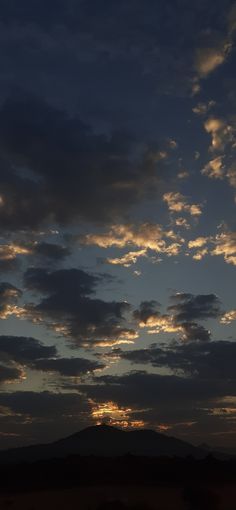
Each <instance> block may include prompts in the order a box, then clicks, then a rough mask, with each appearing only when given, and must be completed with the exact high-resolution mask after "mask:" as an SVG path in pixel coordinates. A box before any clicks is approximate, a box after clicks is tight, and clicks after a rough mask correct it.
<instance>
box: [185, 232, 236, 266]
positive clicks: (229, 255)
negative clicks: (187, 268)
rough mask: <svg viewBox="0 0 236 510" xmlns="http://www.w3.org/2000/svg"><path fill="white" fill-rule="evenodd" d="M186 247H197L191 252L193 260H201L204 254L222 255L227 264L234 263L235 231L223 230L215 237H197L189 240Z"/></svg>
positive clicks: (235, 263) (235, 256) (235, 252)
mask: <svg viewBox="0 0 236 510" xmlns="http://www.w3.org/2000/svg"><path fill="white" fill-rule="evenodd" d="M188 247H189V248H190V249H191V250H192V249H197V251H196V252H195V253H193V255H192V256H193V258H194V259H195V260H201V259H202V258H203V257H204V256H205V255H207V254H209V255H211V256H223V257H224V260H225V262H226V263H227V264H232V265H234V266H235V265H236V232H231V231H225V232H221V233H220V234H217V235H216V236H215V237H214V236H210V237H197V238H196V239H194V240H191V241H189V243H188Z"/></svg>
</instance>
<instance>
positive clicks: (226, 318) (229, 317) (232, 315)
mask: <svg viewBox="0 0 236 510" xmlns="http://www.w3.org/2000/svg"><path fill="white" fill-rule="evenodd" d="M235 320H236V310H230V311H229V312H226V313H224V314H223V315H222V317H221V319H220V322H221V323H222V324H231V322H233V321H235Z"/></svg>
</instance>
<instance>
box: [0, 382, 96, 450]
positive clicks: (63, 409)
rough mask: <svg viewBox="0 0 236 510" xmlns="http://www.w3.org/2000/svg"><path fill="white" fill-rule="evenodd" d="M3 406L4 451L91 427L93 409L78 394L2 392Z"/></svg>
mask: <svg viewBox="0 0 236 510" xmlns="http://www.w3.org/2000/svg"><path fill="white" fill-rule="evenodd" d="M0 407H1V416H0V427H1V435H0V447H1V448H6V447H7V446H9V447H10V446H19V445H22V444H31V443H39V442H42V441H45V442H47V441H55V439H59V438H61V437H63V436H66V435H69V434H71V433H73V432H76V431H77V430H80V429H81V428H83V427H85V426H86V425H88V424H89V423H90V424H91V420H90V418H89V411H90V407H89V405H88V403H87V401H86V399H85V398H84V397H83V396H81V395H79V394H78V393H77V392H76V393H75V392H73V393H55V392H54V393H52V392H48V391H45V392H41V393H40V392H34V391H18V392H11V393H10V392H4V393H3V392H2V393H0ZM55 420H56V427H55ZM26 423H27V425H26Z"/></svg>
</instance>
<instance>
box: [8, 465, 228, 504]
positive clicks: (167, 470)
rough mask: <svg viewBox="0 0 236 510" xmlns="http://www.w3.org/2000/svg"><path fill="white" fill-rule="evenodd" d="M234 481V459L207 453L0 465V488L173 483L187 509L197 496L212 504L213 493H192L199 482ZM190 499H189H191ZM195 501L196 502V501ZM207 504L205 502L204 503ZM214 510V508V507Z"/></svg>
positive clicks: (12, 489)
mask: <svg viewBox="0 0 236 510" xmlns="http://www.w3.org/2000/svg"><path fill="white" fill-rule="evenodd" d="M231 482H233V483H234V482H236V461H235V460H229V461H220V460H216V459H214V458H213V457H211V456H209V457H208V458H206V459H204V460H195V459H193V458H191V457H189V458H186V459H180V458H173V459H170V458H152V457H136V456H132V455H126V456H124V457H115V458H111V457H93V456H90V457H80V456H71V457H68V458H66V459H52V460H48V461H40V462H35V463H21V464H15V465H12V464H11V465H3V464H2V465H0V489H1V490H2V491H4V490H10V491H28V490H42V489H45V490H48V489H57V488H68V487H80V486H88V485H116V484H118V485H119V484H121V485H122V484H123V485H136V484H138V485H140V484H142V485H154V486H156V485H160V486H167V485H170V484H171V485H175V486H181V487H183V488H184V487H185V492H184V497H185V500H186V502H187V503H188V505H191V504H192V507H191V506H189V508H198V507H197V506H195V507H194V506H193V505H194V504H195V503H194V502H197V501H198V499H199V498H200V499H201V500H202V501H203V503H202V506H201V508H202V509H203V508H205V507H204V506H203V505H204V504H205V503H204V501H205V500H207V501H208V503H207V504H208V506H207V508H208V510H210V509H211V506H210V505H212V508H213V506H214V505H216V504H215V503H214V502H213V503H211V501H214V495H213V494H211V495H210V494H209V493H208V494H206V493H204V491H203V492H201V491H200V492H199V491H198V492H196V493H195V492H194V491H195V490H196V487H198V486H201V485H202V484H203V485H204V484H206V483H207V484H213V485H214V484H219V483H220V484H221V483H231ZM191 501H192V502H191ZM196 504H197V503H196ZM205 505H206V504H205ZM214 508H215V509H216V508H217V507H216V506H214Z"/></svg>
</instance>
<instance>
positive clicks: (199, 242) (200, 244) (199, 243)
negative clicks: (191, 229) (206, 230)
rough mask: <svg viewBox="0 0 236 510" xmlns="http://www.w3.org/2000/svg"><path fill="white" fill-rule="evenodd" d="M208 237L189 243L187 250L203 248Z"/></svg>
mask: <svg viewBox="0 0 236 510" xmlns="http://www.w3.org/2000/svg"><path fill="white" fill-rule="evenodd" d="M208 239H209V238H208V237H197V238H196V239H194V240H192V241H189V243H188V247H189V248H202V247H203V246H205V245H206V244H207V242H208Z"/></svg>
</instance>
